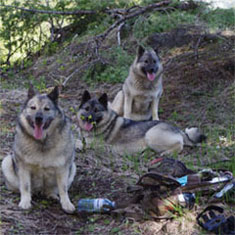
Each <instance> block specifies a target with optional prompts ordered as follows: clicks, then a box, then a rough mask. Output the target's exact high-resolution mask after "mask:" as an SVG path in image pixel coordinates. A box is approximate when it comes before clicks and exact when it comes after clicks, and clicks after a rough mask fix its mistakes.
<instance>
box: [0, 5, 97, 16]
mask: <svg viewBox="0 0 235 235" xmlns="http://www.w3.org/2000/svg"><path fill="white" fill-rule="evenodd" d="M0 7H6V8H14V9H17V10H21V11H28V12H32V13H40V14H51V15H91V14H96V13H97V11H93V10H75V11H49V10H39V9H27V8H24V7H17V6H12V5H0Z"/></svg>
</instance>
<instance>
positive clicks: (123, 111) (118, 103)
mask: <svg viewBox="0 0 235 235" xmlns="http://www.w3.org/2000/svg"><path fill="white" fill-rule="evenodd" d="M162 72H163V67H162V64H161V62H160V60H159V57H158V55H157V53H156V52H155V51H154V50H152V49H150V50H145V49H144V48H143V47H142V46H139V48H138V51H137V55H136V58H135V60H134V62H133V64H132V65H131V67H130V70H129V75H128V77H127V78H126V80H125V82H124V84H123V87H122V90H121V91H119V92H118V93H117V95H116V97H115V98H114V100H113V102H112V104H110V107H111V108H112V109H113V110H114V111H115V112H116V113H117V114H118V115H120V116H123V117H124V118H128V119H132V120H136V121H142V120H151V119H152V120H159V116H158V105H159V100H160V97H161V95H162V92H163V88H162Z"/></svg>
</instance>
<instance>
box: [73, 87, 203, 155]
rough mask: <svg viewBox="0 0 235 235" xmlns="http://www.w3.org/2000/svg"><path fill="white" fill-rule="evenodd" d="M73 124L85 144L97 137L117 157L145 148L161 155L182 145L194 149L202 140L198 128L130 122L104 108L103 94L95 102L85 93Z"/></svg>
mask: <svg viewBox="0 0 235 235" xmlns="http://www.w3.org/2000/svg"><path fill="white" fill-rule="evenodd" d="M77 121H78V125H79V127H80V129H81V133H82V135H83V137H84V138H85V140H86V143H87V144H88V145H89V144H91V143H94V142H96V140H99V138H101V139H102V141H104V143H105V144H107V145H110V146H111V148H112V150H113V151H114V152H117V153H119V154H132V153H136V152H139V151H143V150H144V149H146V148H147V147H149V148H151V149H153V150H155V151H156V152H159V153H161V155H164V154H170V153H173V152H175V151H176V152H179V151H181V150H182V149H183V146H184V145H188V146H196V145H197V144H198V143H200V142H202V141H203V140H204V139H205V136H204V135H202V134H201V133H200V132H199V130H198V128H189V129H186V131H185V132H183V131H181V130H180V129H178V128H177V127H175V126H172V125H170V124H168V123H166V122H162V121H157V120H153V121H133V120H130V119H126V118H123V117H121V116H118V115H117V114H116V113H115V112H114V111H113V110H111V109H110V108H109V107H108V98H107V95H106V94H103V95H102V96H101V97H100V98H99V99H96V98H91V96H90V94H89V92H88V91H85V92H84V94H83V97H82V102H81V105H80V108H79V111H78V113H77ZM94 140H95V141H94Z"/></svg>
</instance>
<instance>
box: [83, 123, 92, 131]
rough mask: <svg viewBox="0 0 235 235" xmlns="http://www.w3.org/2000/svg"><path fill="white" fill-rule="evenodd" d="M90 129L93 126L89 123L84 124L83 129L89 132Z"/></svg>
mask: <svg viewBox="0 0 235 235" xmlns="http://www.w3.org/2000/svg"><path fill="white" fill-rule="evenodd" d="M92 127H93V125H92V124H91V123H89V122H86V123H85V126H84V128H85V130H86V131H90V130H91V129H92Z"/></svg>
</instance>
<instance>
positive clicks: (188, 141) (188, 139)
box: [182, 127, 206, 146]
mask: <svg viewBox="0 0 235 235" xmlns="http://www.w3.org/2000/svg"><path fill="white" fill-rule="evenodd" d="M182 135H183V138H184V145H186V146H196V145H198V144H199V143H201V142H203V141H205V140H206V136H205V135H204V134H202V133H201V132H200V131H199V129H198V128H197V127H191V128H186V129H185V132H183V133H182Z"/></svg>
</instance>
